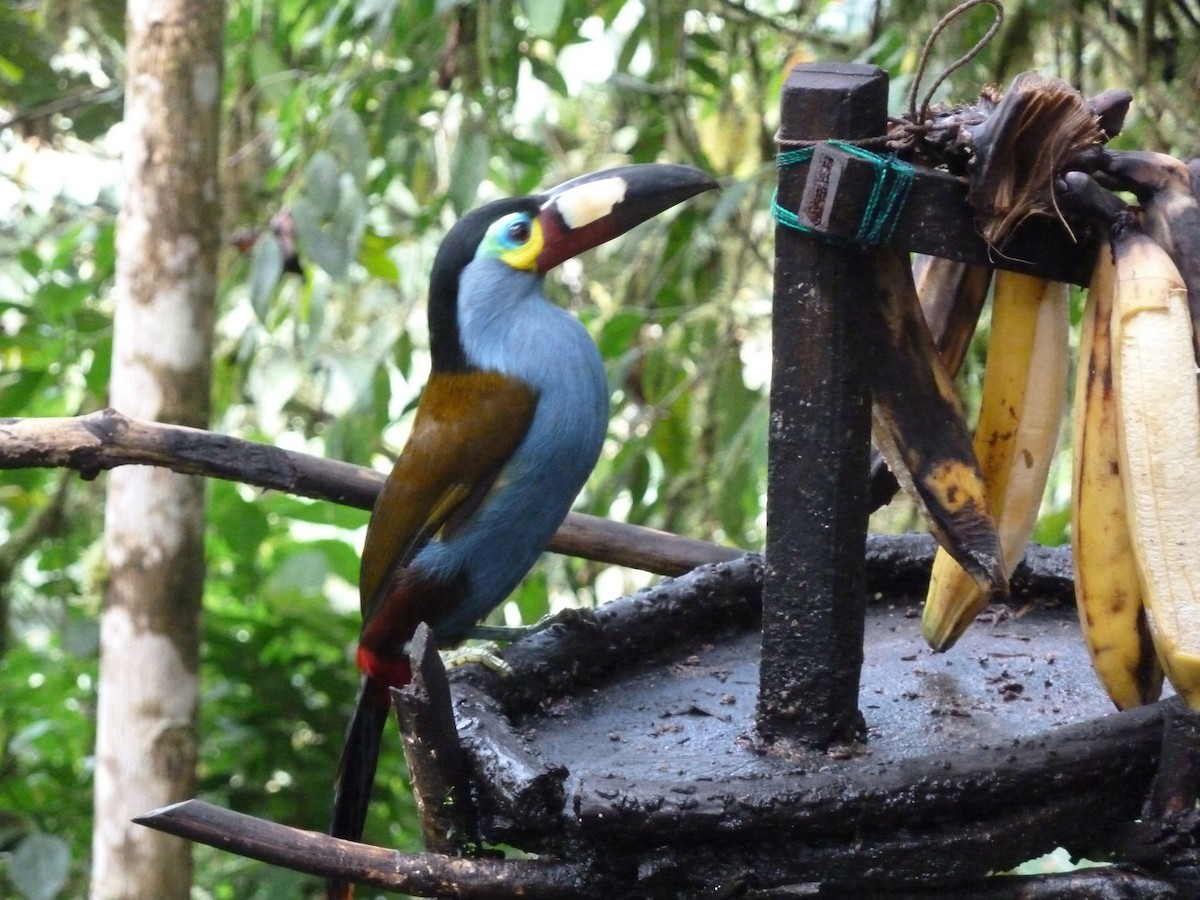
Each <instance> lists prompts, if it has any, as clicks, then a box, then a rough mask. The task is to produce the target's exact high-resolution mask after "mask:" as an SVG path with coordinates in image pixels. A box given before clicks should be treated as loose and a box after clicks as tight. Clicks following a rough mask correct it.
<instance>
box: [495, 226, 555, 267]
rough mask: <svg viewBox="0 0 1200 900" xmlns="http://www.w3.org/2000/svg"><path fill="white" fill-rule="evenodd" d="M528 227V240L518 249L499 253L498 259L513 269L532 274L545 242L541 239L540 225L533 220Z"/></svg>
mask: <svg viewBox="0 0 1200 900" xmlns="http://www.w3.org/2000/svg"><path fill="white" fill-rule="evenodd" d="M530 226H531V227H530V232H529V240H527V241H526V242H525V243H524V244H522V245H521V246H520V247H517V248H515V249H513V250H506V251H505V252H503V253H501V254H500V258H501V259H502V260H504V262H506V263H508V264H509V265H510V266H512V267H513V268H514V269H522V270H525V271H530V272H532V271H534V270H535V269H536V268H537V260H538V257H539V256H540V255H541V253H542V247H544V246H545V243H546V242H545V240H544V239H543V238H542V224H541V223H540V222H539V221H538V220H537V219H534V220H533V222H531V223H530Z"/></svg>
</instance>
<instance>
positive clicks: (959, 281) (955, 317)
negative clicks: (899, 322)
mask: <svg viewBox="0 0 1200 900" xmlns="http://www.w3.org/2000/svg"><path fill="white" fill-rule="evenodd" d="M912 271H913V280H914V282H915V284H916V289H917V296H918V297H919V298H920V301H921V312H922V313H923V314H924V316H925V322H926V323H927V324H928V325H929V332H930V335H931V337H932V338H933V344H934V346H935V347H936V348H937V352H938V355H939V356H940V357H941V358H942V364H943V365H944V366H945V368H946V374H947V375H949V376H950V378H951V379H954V377H955V376H957V375H958V370H959V369H960V368H962V363H963V359H965V358H966V355H967V348H968V347H970V345H971V338H972V337H973V336H974V335H975V326H976V325H977V324H978V322H979V314H980V312H981V311H982V310H983V302H984V300H985V299H987V293H988V288H989V287H991V283H992V270H991V269H989V268H987V267H986V266H976V265H972V264H970V263H964V262H958V261H957V260H951V259H945V258H943V257H940V256H926V255H924V254H916V255H915V256H914V257H913V262H912ZM870 481H871V487H870V496H871V509H872V510H875V509H878V508H879V507H881V506H884V505H885V504H887V503H888V502H889V501H890V500H891V499H892V497H893V496H895V493H896V490H897V488H898V487H899V485H898V483H897V481H896V478H895V476H894V475H893V474H892V473H891V471H890V470H889V469H888V468H887V466H886V465H885V464H884V460H883V457H882V455H881V454H880V453H879V452H878V450H877V449H876V450H875V452H873V453H872V455H871V478H870Z"/></svg>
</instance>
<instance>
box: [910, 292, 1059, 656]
mask: <svg viewBox="0 0 1200 900" xmlns="http://www.w3.org/2000/svg"><path fill="white" fill-rule="evenodd" d="M1067 299H1068V288H1067V285H1066V284H1064V283H1062V282H1056V281H1047V280H1046V279H1043V278H1036V277H1033V276H1029V275H1019V274H1017V273H1014V272H1006V271H1000V272H998V273H997V274H996V289H995V294H994V296H993V298H992V328H991V337H990V339H989V343H988V360H987V369H986V370H985V373H984V381H983V400H982V404H981V406H980V411H979V424H978V425H977V426H976V429H975V440H974V448H975V456H976V457H977V458H978V459H979V465H980V468H981V470H982V472H983V478H984V482H985V484H986V486H987V497H988V502H989V504H990V505H991V508H992V510H993V512H994V514H995V516H996V526H997V529H998V532H999V538H1000V548H1001V552H1002V556H1003V562H1004V573H1005V575H1006V576H1007V575H1010V574H1011V573H1012V570H1013V569H1014V568H1016V565H1017V563H1018V562H1020V561H1021V557H1022V556H1023V555H1024V553H1025V545H1026V544H1027V543H1028V542H1029V535H1030V534H1031V533H1032V531H1033V526H1034V523H1035V522H1036V521H1037V513H1038V508H1039V506H1040V505H1041V500H1042V493H1043V491H1044V490H1045V487H1046V477H1047V475H1048V474H1049V471H1050V463H1051V461H1052V460H1053V458H1054V450H1055V447H1056V446H1057V443H1058V430H1059V425H1060V423H1061V421H1062V415H1063V404H1064V403H1065V401H1066V382H1067V358H1068V346H1067V338H1068V334H1067V333H1068V330H1069V321H1068V318H1069V317H1068V310H1067ZM988 599H989V598H988V597H987V596H986V595H985V594H983V593H982V592H981V591H980V590H979V588H978V586H977V585H976V584H975V583H974V581H973V580H972V579H971V578H970V577H968V575H967V573H966V572H964V571H963V569H962V567H961V566H960V565H959V564H958V563H957V562H955V561H954V559H952V558H951V557H950V556H949V555H948V554H946V553H945V552H943V551H941V550H939V551H938V554H937V556H936V557H935V558H934V563H933V572H932V575H931V577H930V582H929V593H928V595H927V596H926V598H925V608H924V611H923V613H922V618H921V632H922V634H923V635H924V636H925V640H926V641H927V642H928V643H929V645H930V646H931V647H932V648H933V649H934V650H946V649H948V648H949V647H951V646H953V644H954V642H955V641H957V640H958V639H959V637H961V636H962V633H963V632H964V631H965V630H966V628H967V626H968V625H970V623H971V621H972V619H974V618H975V616H976V615H978V614H979V612H981V611H982V610H983V608H984V607H985V606H987V603H988Z"/></svg>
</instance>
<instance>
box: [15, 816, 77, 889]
mask: <svg viewBox="0 0 1200 900" xmlns="http://www.w3.org/2000/svg"><path fill="white" fill-rule="evenodd" d="M70 865H71V848H70V846H68V844H67V842H66V841H64V840H63V839H62V838H60V837H57V836H56V835H52V834H43V833H42V832H34V833H33V834H31V835H29V836H28V837H27V838H25V839H24V840H23V841H21V843H20V844H18V845H17V849H16V850H14V851H13V855H12V859H11V860H9V864H8V875H9V878H11V879H12V882H13V884H14V885H16V887H17V890H19V891H20V892H21V893H22V894H24V895H25V896H26V897H27V898H29V900H54V898H55V897H57V896H58V892H59V891H61V890H62V888H63V885H64V884H66V882H67V869H68V867H69V866H70Z"/></svg>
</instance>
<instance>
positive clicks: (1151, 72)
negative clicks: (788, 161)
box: [0, 0, 1200, 898]
mask: <svg viewBox="0 0 1200 900" xmlns="http://www.w3.org/2000/svg"><path fill="white" fill-rule="evenodd" d="M947 7H948V5H947ZM943 11H944V10H942V9H941V8H940V7H934V8H930V7H928V5H927V4H924V3H916V2H914V0H895V2H891V3H884V2H882V0H856V2H834V0H820V2H814V3H808V4H792V3H786V2H776V0H761V2H756V0H745V2H741V0H711V2H705V3H699V4H694V5H689V4H684V3H678V2H672V0H663V2H653V0H645V2H639V0H608V2H600V3H585V2H582V0H525V2H523V3H521V2H505V0H476V2H455V0H418V2H411V3H401V2H399V0H323V2H316V0H279V2H271V3H265V2H262V0H229V15H228V29H227V53H226V98H225V103H226V128H225V134H224V138H223V140H224V146H225V153H224V157H225V163H224V170H223V178H224V191H225V210H226V212H225V220H224V221H223V222H222V229H223V231H224V233H225V234H226V235H227V236H229V237H232V236H234V235H235V233H237V232H239V231H242V230H245V229H250V230H253V231H257V232H259V238H258V240H257V242H256V243H255V244H254V246H253V249H252V250H250V251H249V252H247V253H246V254H238V253H237V252H236V251H234V250H233V249H232V248H231V249H230V251H229V253H228V255H227V259H226V265H225V270H224V273H223V278H222V288H221V297H220V310H219V323H218V348H219V349H218V357H217V361H216V362H217V365H216V369H215V383H214V386H213V394H214V409H215V411H216V412H215V421H214V422H213V427H214V428H216V429H218V430H221V431H226V432H230V433H234V434H238V435H240V436H244V437H248V438H252V439H257V440H262V441H266V442H270V443H274V444H279V445H283V446H287V447H292V448H298V449H304V450H308V451H310V452H315V453H318V454H322V455H326V456H330V457H336V458H340V459H345V460H349V461H352V462H356V463H360V464H365V465H374V466H376V467H379V468H385V467H386V466H387V465H388V462H389V459H390V458H391V457H392V456H393V455H394V454H395V453H396V452H397V451H398V449H399V447H400V446H402V444H403V440H404V435H405V433H406V430H407V428H408V425H409V422H410V420H411V414H412V411H413V409H414V405H415V401H416V397H417V394H418V392H419V389H420V386H421V384H422V382H423V380H424V375H425V372H426V371H427V366H428V360H427V354H426V351H425V346H426V335H425V326H424V322H423V301H424V293H425V289H426V279H427V272H428V268H429V265H430V263H431V261H432V257H433V253H434V251H435V249H436V247H437V244H438V242H439V239H440V237H441V235H442V234H443V233H444V231H445V229H446V228H447V227H448V225H449V224H450V223H451V222H452V221H453V220H454V218H455V216H456V215H458V214H459V213H461V212H463V211H464V210H466V209H468V208H470V207H471V206H473V205H474V204H475V203H477V202H479V201H481V200H483V199H487V198H489V197H491V196H493V195H498V194H513V193H527V192H531V191H534V190H536V189H537V188H539V187H540V186H545V185H549V184H552V183H555V182H557V181H560V180H563V179H565V178H567V177H570V176H573V175H576V174H579V173H581V172H584V171H589V170H592V169H596V168H601V167H603V166H606V165H612V164H620V163H625V162H631V161H633V162H646V161H653V160H670V161H678V162H688V163H692V164H694V165H698V166H701V167H703V168H705V169H707V170H709V171H712V172H713V173H714V174H716V175H717V176H718V177H719V178H720V179H721V181H722V184H723V186H724V190H723V191H722V193H721V194H720V196H715V197H709V198H704V199H702V200H701V201H699V202H696V203H694V204H691V205H689V206H687V207H686V208H684V209H682V210H681V211H679V212H678V213H677V214H675V215H673V216H668V217H664V218H662V219H659V220H656V221H655V222H653V223H650V224H648V225H647V226H645V227H643V228H640V229H638V230H637V231H636V232H634V233H633V234H631V235H629V236H627V237H626V238H625V239H623V240H622V241H620V242H618V243H617V244H615V245H613V246H611V247H606V248H603V249H601V250H598V251H596V252H593V253H591V254H589V255H588V257H587V258H585V259H584V260H583V261H581V262H580V263H578V264H571V265H567V266H564V267H563V270H562V271H561V273H559V274H558V275H557V276H556V277H555V278H554V281H555V284H554V285H552V288H551V289H552V291H553V292H554V293H555V295H556V296H557V297H558V298H559V299H561V300H562V302H563V303H565V304H566V305H568V306H569V307H570V308H572V309H573V310H574V311H575V312H576V313H577V314H578V315H579V316H580V318H581V319H582V320H583V321H584V322H585V323H586V324H587V326H588V328H589V329H590V330H591V332H592V334H593V335H594V336H595V338H596V340H597V342H598V344H599V345H600V347H601V351H602V353H603V355H604V358H605V360H606V363H607V365H608V369H609V374H610V378H611V383H612V386H613V389H614V405H613V418H612V423H611V426H610V441H609V443H608V445H607V446H606V449H605V453H604V456H603V459H602V461H601V464H600V465H599V467H598V469H597V471H596V474H595V476H594V477H593V479H592V480H591V482H590V485H589V487H588V489H587V491H586V492H585V495H584V496H583V498H582V499H581V501H580V504H579V508H581V509H584V510H586V511H589V512H593V513H597V514H600V515H607V516H612V517H614V518H618V519H623V520H627V521H632V522H639V523H644V524H649V525H653V526H656V527H659V528H665V529H668V530H672V531H677V532H681V533H685V534H690V535H694V536H699V537H707V538H712V539H715V540H720V541H726V542H729V543H734V544H738V545H742V546H746V547H760V546H761V543H762V538H763V523H764V517H763V493H764V482H765V470H766V467H765V446H766V433H767V413H766V403H765V389H766V378H767V373H768V371H769V368H768V367H769V363H768V360H767V349H768V348H769V313H770V260H771V254H772V227H773V226H772V223H771V221H770V218H769V215H768V212H767V207H768V199H769V196H770V191H771V189H772V186H773V167H772V164H771V157H772V154H773V150H774V147H773V142H772V135H773V134H774V131H775V129H776V127H777V125H778V122H777V112H776V98H777V96H778V93H779V88H780V85H781V83H782V79H783V77H784V75H785V74H786V72H787V70H788V69H789V68H790V65H791V64H793V63H794V62H797V61H801V60H810V59H840V60H857V61H867V62H874V63H876V64H878V65H881V66H883V67H884V68H886V69H888V70H889V71H890V72H891V74H892V76H893V103H892V108H893V109H895V110H897V111H899V110H900V109H901V108H902V100H903V97H904V92H905V91H906V90H907V87H908V83H909V78H910V77H911V73H912V71H913V69H914V67H915V62H916V59H917V56H918V54H919V51H920V42H921V40H923V38H924V35H925V34H927V33H928V32H929V30H930V29H931V28H932V26H933V24H934V22H935V21H936V18H937V16H938V15H940V13H941V12H943ZM1008 12H1009V16H1008V19H1009V24H1008V26H1007V27H1006V29H1005V30H1004V32H1003V33H1002V35H1001V37H1000V38H999V39H998V40H997V41H996V42H994V43H993V44H992V45H991V46H990V47H989V48H988V49H987V50H986V51H985V52H984V53H983V54H982V55H981V56H980V57H979V58H978V59H977V60H976V61H974V62H973V63H972V64H971V65H970V66H968V67H966V68H965V69H963V70H960V71H959V72H958V73H956V75H955V76H954V78H953V79H952V80H951V84H950V86H949V87H948V88H947V89H944V91H943V94H944V95H945V96H947V97H949V98H955V99H969V98H970V97H971V96H973V95H974V93H975V92H976V91H977V90H978V87H979V86H980V85H982V84H984V83H988V82H999V83H1003V82H1005V81H1007V80H1008V79H1009V78H1011V77H1012V76H1013V75H1014V74H1016V73H1017V72H1018V71H1021V70H1023V69H1026V68H1031V67H1037V68H1040V69H1042V70H1043V71H1047V72H1051V73H1054V74H1060V75H1062V76H1064V77H1067V78H1069V79H1071V80H1073V81H1074V82H1075V83H1077V84H1079V85H1080V86H1081V87H1082V89H1083V90H1084V91H1085V92H1098V91H1099V90H1102V89H1104V88H1107V87H1112V86H1118V85H1121V86H1125V87H1128V88H1130V89H1132V90H1133V91H1134V93H1135V95H1136V97H1137V101H1136V105H1135V114H1134V117H1133V119H1132V120H1131V121H1130V124H1129V127H1128V129H1127V134H1126V136H1125V137H1124V138H1123V139H1122V142H1123V143H1124V144H1125V145H1127V146H1144V147H1149V148H1154V149H1163V150H1168V151H1173V152H1176V153H1178V154H1181V155H1185V156H1187V155H1193V154H1194V152H1195V139H1196V127H1195V124H1194V123H1193V122H1192V121H1191V120H1190V119H1189V112H1190V110H1192V109H1194V108H1195V99H1196V87H1197V77H1198V73H1197V71H1196V60H1197V59H1198V58H1200V54H1198V53H1197V52H1196V51H1197V44H1198V34H1200V32H1198V25H1200V10H1197V9H1194V8H1193V6H1192V4H1190V3H1187V2H1183V3H1178V4H1173V5H1171V6H1169V7H1168V6H1165V5H1163V4H1155V3H1132V2H1105V3H1103V4H1100V3H1098V2H1093V0H1073V2H1071V3H1068V4H1043V3H1037V2H1032V0H1026V2H1015V3H1010V4H1008ZM123 13H124V10H123V4H122V3H120V2H117V0H99V2H92V3H80V2H73V0H50V2H44V3H41V4H28V3H21V2H16V0H10V2H0V417H2V416H68V415H76V414H79V413H82V412H87V411H90V410H94V409H97V408H100V407H102V406H104V404H105V391H106V384H107V380H108V370H109V364H110V357H111V301H110V287H111V281H112V273H113V263H114V249H113V228H114V219H115V213H116V210H117V207H118V200H117V191H118V189H119V188H118V180H119V173H118V166H117V160H118V158H119V152H120V146H121V139H120V134H121V132H120V125H119V121H120V116H121V79H122V53H123V50H122V45H123ZM988 21H989V18H988V14H987V13H985V12H982V11H977V12H975V13H973V14H971V15H970V16H968V17H967V18H966V19H964V20H962V21H960V23H958V24H957V25H955V26H954V27H952V29H951V30H950V31H949V32H948V34H947V37H946V38H945V39H944V40H943V42H942V43H941V44H940V45H939V47H938V48H937V51H936V53H935V58H934V64H933V65H934V69H935V70H937V69H938V68H939V67H940V66H942V65H945V64H946V63H947V62H948V61H950V60H951V59H952V58H954V57H956V56H957V55H958V54H959V53H960V52H961V51H962V50H963V49H965V47H967V46H968V45H969V44H970V43H971V42H973V41H974V39H975V38H976V37H978V35H979V34H981V33H982V32H983V30H984V29H985V28H986V26H987V23H988ZM918 36H919V37H918ZM72 172H76V173H82V174H77V175H74V176H72V175H71V174H70V173H72ZM285 209H286V210H288V211H289V212H290V215H291V218H292V221H293V223H294V229H295V238H296V241H297V244H298V248H299V251H300V254H301V257H302V258H303V259H304V261H305V263H306V272H305V274H304V275H303V276H295V275H291V274H285V273H284V272H283V263H284V257H285V249H286V248H285V246H284V243H283V242H281V241H280V239H279V238H277V237H276V236H275V235H274V234H272V232H271V230H270V227H269V225H270V223H271V220H272V218H273V217H274V216H276V215H277V214H278V213H279V212H280V211H281V210H285ZM985 337H986V331H985V330H984V331H982V332H981V335H980V337H979V339H978V345H977V347H976V352H974V353H973V356H972V359H973V365H971V366H968V370H967V372H966V373H965V375H964V390H965V391H966V393H967V395H968V396H970V395H971V393H972V392H973V391H975V392H977V390H978V386H977V380H978V373H979V370H980V365H981V362H982V358H983V352H984V348H985V347H986V342H985ZM1063 470H1064V467H1063V466H1062V465H1060V466H1059V471H1060V476H1059V479H1058V483H1057V484H1056V485H1055V486H1054V487H1053V489H1052V491H1051V492H1050V495H1049V499H1048V505H1047V510H1046V512H1047V514H1046V516H1044V518H1043V522H1042V525H1041V526H1040V531H1039V534H1038V536H1039V537H1040V538H1041V539H1042V540H1043V541H1048V542H1055V541H1061V540H1062V539H1063V538H1064V536H1065V528H1066V525H1065V518H1066V517H1065V513H1064V510H1065V501H1066V494H1065V490H1064V488H1063V485H1062V477H1061V472H1062V471H1063ZM103 480H104V479H103V478H100V479H98V480H97V481H84V480H81V479H79V478H78V477H76V476H72V475H64V474H62V473H59V472H54V471H17V472H5V473H4V474H3V476H0V540H2V541H3V544H2V546H0V697H2V698H3V699H2V700H0V851H3V854H4V856H3V857H0V858H3V859H6V860H7V865H5V864H3V863H0V894H3V895H6V896H8V895H14V894H15V895H17V896H27V897H39V898H42V897H44V898H51V897H56V896H83V895H84V894H85V893H86V876H87V857H88V852H89V851H88V847H89V841H90V805H91V762H92V759H91V756H90V753H91V745H92V739H93V734H94V729H93V707H94V703H95V690H96V683H95V682H96V651H97V646H98V634H97V625H96V622H97V612H98V606H99V598H100V596H101V593H102V583H103V579H104V571H103V568H102V566H101V565H100V554H99V550H98V548H99V538H100V527H101V514H100V510H101V501H102V491H103ZM365 522H366V514H365V513H362V512H359V511H354V510H346V509H338V508H334V507H332V506H329V505H327V504H315V503H310V502H306V501H301V500H297V499H295V498H291V497H287V496H281V495H278V494H270V493H266V494H263V493H259V492H256V491H252V490H249V489H246V488H244V487H242V486H239V485H233V484H228V483H218V482H214V483H212V484H211V486H210V493H209V523H210V527H209V530H208V560H209V576H208V581H207V584H206V587H205V616H204V647H203V697H202V706H201V723H200V729H201V779H202V781H201V785H202V795H203V796H204V797H205V798H206V799H209V800H212V801H214V802H216V803H220V804H222V805H225V806H229V807H232V808H234V809H238V810H242V811H245V812H248V813H252V814H255V815H260V816H266V817H268V818H271V819H275V820H278V821H281V822H287V823H290V824H294V825H298V826H301V827H304V828H312V829H322V828H323V827H324V826H325V824H326V816H327V812H328V800H329V795H330V779H331V776H332V773H333V771H334V768H335V764H336V756H337V752H338V746H339V743H340V739H341V735H342V731H343V729H344V727H345V722H346V718H347V715H348V709H349V705H350V703H351V701H352V698H353V696H354V691H355V687H356V681H357V679H356V675H355V670H354V667H353V664H352V661H351V651H352V647H353V643H354V638H355V635H356V632H357V601H356V598H355V596H354V588H353V585H354V584H355V583H356V580H357V548H358V546H359V542H360V540H361V532H362V528H363V526H364V525H365ZM876 524H877V525H879V526H880V527H897V526H905V525H910V524H911V513H910V512H909V511H906V510H904V509H903V508H902V507H901V508H899V509H897V510H891V511H889V512H886V513H884V514H882V515H880V516H878V517H877V519H876ZM642 580H643V579H642V577H641V576H639V575H637V574H636V573H627V572H623V571H620V570H615V569H611V568H604V567H600V566H597V565H595V564H590V563H584V562H581V561H577V560H566V559H562V558H557V557H548V558H547V559H546V561H545V563H544V564H543V565H542V566H541V567H540V568H539V569H538V570H537V572H536V573H535V574H534V575H533V576H531V577H530V578H529V579H528V580H527V582H526V584H525V585H524V586H523V587H522V588H521V589H520V590H518V592H517V593H516V594H515V595H514V597H513V598H512V601H511V602H510V603H509V604H507V605H506V607H505V608H503V609H502V610H500V611H499V612H498V613H497V619H498V620H500V621H513V620H517V619H520V620H524V621H531V620H534V619H536V618H538V617H539V616H540V615H542V614H543V613H545V612H547V611H550V610H554V609H558V608H560V607H562V606H567V605H573V604H576V603H583V604H590V603H594V602H599V601H602V600H605V599H609V598H611V597H613V596H616V595H617V594H619V593H622V592H625V591H628V590H630V589H632V588H635V587H637V586H638V585H639V584H640V583H642ZM396 743H397V742H389V750H390V753H391V755H389V756H387V757H385V759H384V760H383V762H382V765H381V772H382V773H385V774H384V775H383V777H382V778H381V784H380V788H379V790H378V792H377V793H378V796H379V797H380V798H382V802H379V803H377V804H375V806H374V807H373V809H372V819H371V822H370V823H369V830H368V836H369V837H370V839H371V840H373V841H374V842H375V843H379V844H385V845H390V846H395V847H400V848H408V849H415V847H416V832H415V830H414V825H413V822H414V819H413V813H412V811H411V808H410V805H409V802H408V798H407V787H406V783H405V778H404V772H403V763H402V760H401V759H400V758H399V754H398V750H397V748H396V747H395V746H394V745H395V744H396ZM197 854H198V866H197V885H196V888H195V890H194V895H195V896H196V897H214V898H232V897H238V898H245V897H274V896H281V895H287V896H297V895H312V894H314V892H315V891H316V890H317V886H316V884H315V882H314V880H312V879H307V878H302V877H301V876H297V875H292V874H289V873H286V872H281V871H279V870H274V869H270V868H268V867H265V866H261V865H257V864H251V863H248V862H246V861H243V860H240V859H238V858H236V857H233V856H230V855H227V854H222V853H218V852H216V851H210V850H206V849H204V848H200V849H198V850H197Z"/></svg>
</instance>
